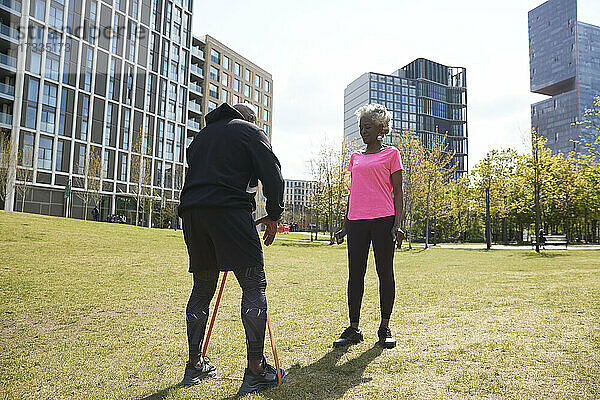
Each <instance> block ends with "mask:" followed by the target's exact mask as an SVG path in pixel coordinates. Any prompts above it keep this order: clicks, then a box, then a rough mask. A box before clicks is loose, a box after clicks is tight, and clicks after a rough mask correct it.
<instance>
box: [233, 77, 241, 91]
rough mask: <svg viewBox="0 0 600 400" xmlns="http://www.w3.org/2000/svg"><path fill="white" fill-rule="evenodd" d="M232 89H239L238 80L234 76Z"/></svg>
mask: <svg viewBox="0 0 600 400" xmlns="http://www.w3.org/2000/svg"><path fill="white" fill-rule="evenodd" d="M233 90H235V91H236V92H239V91H240V81H239V80H237V79H235V78H234V79H233Z"/></svg>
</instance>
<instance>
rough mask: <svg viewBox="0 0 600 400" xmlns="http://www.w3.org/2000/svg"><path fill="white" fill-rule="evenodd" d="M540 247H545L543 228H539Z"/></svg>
mask: <svg viewBox="0 0 600 400" xmlns="http://www.w3.org/2000/svg"><path fill="white" fill-rule="evenodd" d="M539 236H540V246H542V247H545V246H546V233H545V232H544V228H540V235H539Z"/></svg>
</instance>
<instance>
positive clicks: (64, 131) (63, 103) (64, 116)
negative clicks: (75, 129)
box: [58, 88, 75, 136]
mask: <svg viewBox="0 0 600 400" xmlns="http://www.w3.org/2000/svg"><path fill="white" fill-rule="evenodd" d="M74 97H75V96H74V93H73V91H72V90H70V89H67V88H63V90H62V94H61V96H60V117H59V118H58V134H59V135H61V136H71V127H72V126H73V111H74V110H73V108H74Z"/></svg>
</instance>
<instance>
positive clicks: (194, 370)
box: [181, 357, 217, 386]
mask: <svg viewBox="0 0 600 400" xmlns="http://www.w3.org/2000/svg"><path fill="white" fill-rule="evenodd" d="M216 375H217V367H215V366H214V365H212V364H211V363H210V359H209V358H208V357H203V358H202V363H201V364H200V367H197V366H195V365H193V364H190V362H189V361H188V363H187V365H186V366H185V374H184V375H183V381H181V386H194V385H197V384H199V383H200V382H201V381H202V380H204V379H208V378H213V377H215V376H216Z"/></svg>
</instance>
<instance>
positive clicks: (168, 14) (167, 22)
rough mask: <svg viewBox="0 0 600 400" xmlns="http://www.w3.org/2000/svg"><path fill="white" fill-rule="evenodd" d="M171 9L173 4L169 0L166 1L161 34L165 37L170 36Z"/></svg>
mask: <svg viewBox="0 0 600 400" xmlns="http://www.w3.org/2000/svg"><path fill="white" fill-rule="evenodd" d="M172 10H173V5H172V4H171V2H169V1H168V2H167V7H166V11H165V25H164V31H163V34H164V35H165V36H166V37H170V36H171V14H172Z"/></svg>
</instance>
